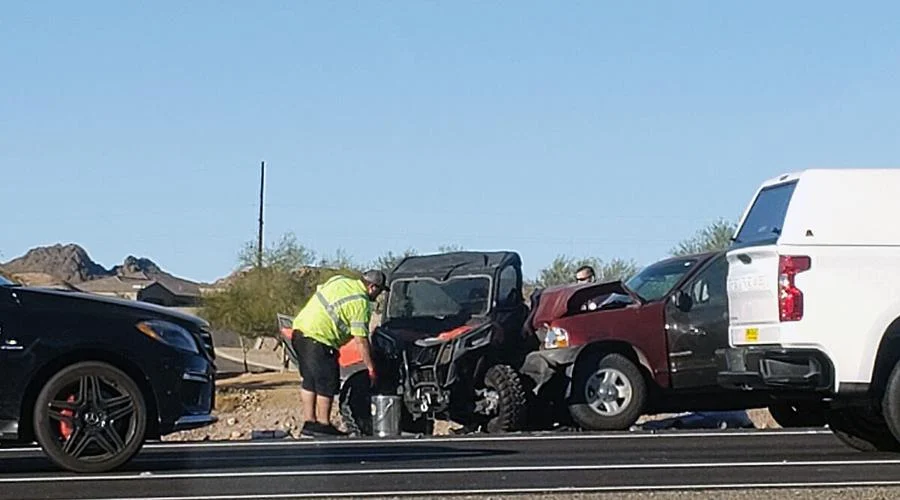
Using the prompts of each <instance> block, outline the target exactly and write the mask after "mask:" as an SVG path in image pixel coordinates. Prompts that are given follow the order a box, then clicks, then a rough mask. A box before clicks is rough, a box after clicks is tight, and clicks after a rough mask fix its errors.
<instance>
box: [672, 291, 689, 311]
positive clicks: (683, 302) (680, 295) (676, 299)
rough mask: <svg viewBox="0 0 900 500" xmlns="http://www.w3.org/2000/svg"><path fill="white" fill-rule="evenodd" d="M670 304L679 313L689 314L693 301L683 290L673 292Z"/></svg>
mask: <svg viewBox="0 0 900 500" xmlns="http://www.w3.org/2000/svg"><path fill="white" fill-rule="evenodd" d="M672 303H673V304H674V305H675V307H676V308H678V310H679V311H681V312H690V311H691V309H692V308H693V307H694V299H692V298H691V295H690V294H689V293H685V292H684V291H683V290H679V291H677V292H675V295H673V296H672Z"/></svg>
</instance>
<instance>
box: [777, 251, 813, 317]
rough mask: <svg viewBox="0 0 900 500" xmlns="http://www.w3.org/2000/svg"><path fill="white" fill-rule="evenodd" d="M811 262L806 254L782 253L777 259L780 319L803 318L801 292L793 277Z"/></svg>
mask: <svg viewBox="0 0 900 500" xmlns="http://www.w3.org/2000/svg"><path fill="white" fill-rule="evenodd" d="M811 265H812V262H811V261H810V258H809V257H806V256H791V255H782V256H781V258H780V259H779V261H778V309H779V311H780V313H781V321H800V320H801V319H803V292H801V291H800V289H799V288H797V285H796V284H795V283H794V277H795V276H797V275H798V274H800V273H802V272H803V271H807V270H809V268H810V266H811Z"/></svg>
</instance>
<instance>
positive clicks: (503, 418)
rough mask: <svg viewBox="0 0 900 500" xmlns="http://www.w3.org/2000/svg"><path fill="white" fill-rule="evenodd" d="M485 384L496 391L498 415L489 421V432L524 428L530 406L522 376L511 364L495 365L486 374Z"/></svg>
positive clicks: (512, 430)
mask: <svg viewBox="0 0 900 500" xmlns="http://www.w3.org/2000/svg"><path fill="white" fill-rule="evenodd" d="M484 385H485V387H487V388H488V389H491V390H493V391H496V394H497V397H498V405H497V415H496V416H494V417H493V418H491V419H490V420H489V421H488V423H487V426H486V427H487V431H488V432H489V433H500V432H514V431H519V430H522V429H523V428H524V427H525V422H526V410H527V406H528V400H527V395H526V394H525V386H524V385H523V384H522V378H521V377H520V376H519V374H518V373H516V371H515V370H514V369H513V368H512V367H511V366H509V365H494V366H492V367H490V368H489V369H488V371H487V373H485V374H484Z"/></svg>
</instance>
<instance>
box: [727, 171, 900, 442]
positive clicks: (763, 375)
mask: <svg viewBox="0 0 900 500" xmlns="http://www.w3.org/2000/svg"><path fill="white" fill-rule="evenodd" d="M898 217H900V169H813V170H805V171H802V172H799V173H793V174H786V175H782V176H780V177H777V178H775V179H770V180H768V181H766V182H764V183H763V184H762V186H760V188H759V189H758V190H757V192H756V194H755V195H754V197H753V199H752V201H751V203H750V204H749V205H748V207H747V209H746V211H745V212H744V214H743V216H742V218H741V221H740V224H739V226H738V230H737V231H736V233H735V235H734V243H733V247H732V248H731V250H729V252H728V255H727V259H728V263H729V271H728V301H729V324H730V326H729V337H730V344H731V346H732V347H731V348H730V349H725V350H723V351H720V352H719V356H720V358H719V359H720V366H721V368H722V371H721V372H720V373H719V382H720V383H721V384H722V385H724V386H726V387H732V388H739V389H745V390H748V389H749V390H753V389H778V390H782V391H783V394H784V397H785V398H795V399H798V400H802V399H810V398H812V399H815V398H820V399H821V400H823V401H828V402H829V405H828V406H829V407H831V408H840V407H843V406H848V407H851V409H847V410H840V411H839V412H838V411H837V410H836V411H835V412H832V413H833V414H832V417H833V418H832V419H831V420H828V421H829V424H830V425H831V427H832V429H834V428H835V427H836V426H837V427H839V428H840V427H841V425H840V423H837V424H836V423H835V420H834V419H836V418H839V417H841V418H844V417H846V416H847V415H848V413H847V412H851V413H853V415H854V417H853V418H856V417H857V416H860V418H861V415H862V414H863V413H865V414H866V415H868V416H870V417H872V418H873V419H874V421H873V422H874V424H872V425H875V426H876V427H878V426H879V425H880V426H881V427H880V429H881V430H882V431H886V429H885V425H886V424H887V425H890V427H891V429H892V430H894V431H895V433H896V437H895V436H894V435H892V434H891V433H890V432H887V433H886V434H884V433H883V435H880V437H878V440H880V441H882V443H880V444H872V442H871V440H872V439H873V436H871V435H869V436H865V437H863V442H864V443H863V444H860V443H858V442H857V443H856V444H858V445H859V446H856V447H857V448H866V449H868V448H875V449H898V450H900V441H898V440H897V439H898V438H900V371H898V373H897V378H898V382H897V383H896V387H894V386H892V385H891V375H892V373H893V372H894V368H895V366H896V365H897V361H898V360H900V222H898ZM889 391H897V395H896V397H895V399H896V401H897V405H898V407H897V408H896V412H895V413H896V415H897V418H896V423H891V422H890V420H891V419H890V418H887V419H886V420H887V421H886V422H885V421H884V420H883V417H885V415H883V413H884V412H885V411H887V410H890V408H884V406H885V404H888V403H889V402H888V399H891V398H888V397H886V395H887V394H888V392H889ZM891 401H893V399H892V400H891ZM890 404H893V403H890ZM853 408H855V409H853ZM891 411H893V410H891ZM860 412H862V413H860ZM867 418H868V417H867ZM851 420H852V419H851ZM878 421H881V423H880V424H878ZM870 423H872V422H867V425H868V424H870ZM856 427H859V426H856ZM871 427H872V426H871V425H868V427H866V428H867V429H869V428H871ZM856 434H858V433H856ZM841 437H842V438H848V439H849V437H853V436H850V435H847V436H841ZM855 437H856V438H859V437H860V436H855ZM886 440H887V441H890V442H889V443H887V444H885V443H884V441H886Z"/></svg>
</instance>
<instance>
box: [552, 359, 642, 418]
mask: <svg viewBox="0 0 900 500" xmlns="http://www.w3.org/2000/svg"><path fill="white" fill-rule="evenodd" d="M594 360H596V358H587V359H585V360H583V361H582V362H581V363H579V364H576V366H575V371H574V373H573V380H572V395H571V397H570V403H569V413H570V414H571V416H572V419H573V420H574V421H575V423H577V424H578V425H580V426H581V427H582V428H585V429H587V430H592V431H610V430H627V429H628V428H629V427H631V426H632V425H634V423H635V422H637V419H638V418H640V416H641V415H642V414H643V412H644V404H645V402H646V400H647V382H646V381H645V380H644V376H643V374H642V373H641V370H640V369H639V368H638V367H637V366H636V365H635V364H634V363H633V362H632V361H631V360H630V359H628V358H626V357H625V356H623V355H621V354H607V355H605V356H603V357H602V358H600V360H599V362H597V361H594Z"/></svg>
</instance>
